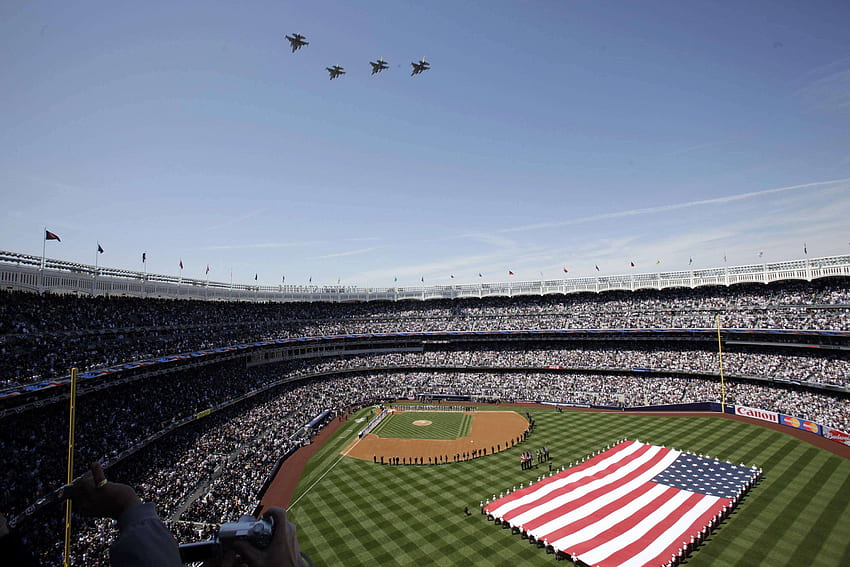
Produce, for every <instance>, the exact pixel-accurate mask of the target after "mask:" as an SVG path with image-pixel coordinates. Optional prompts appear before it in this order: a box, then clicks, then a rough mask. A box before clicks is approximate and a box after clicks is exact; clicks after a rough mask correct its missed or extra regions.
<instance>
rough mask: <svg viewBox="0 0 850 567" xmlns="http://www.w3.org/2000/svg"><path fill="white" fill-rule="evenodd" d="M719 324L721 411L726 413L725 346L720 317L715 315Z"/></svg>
mask: <svg viewBox="0 0 850 567" xmlns="http://www.w3.org/2000/svg"><path fill="white" fill-rule="evenodd" d="M715 322H716V323H717V355H718V358H719V360H720V411H721V412H722V413H726V380H724V378H723V345H722V343H721V342H720V315H715Z"/></svg>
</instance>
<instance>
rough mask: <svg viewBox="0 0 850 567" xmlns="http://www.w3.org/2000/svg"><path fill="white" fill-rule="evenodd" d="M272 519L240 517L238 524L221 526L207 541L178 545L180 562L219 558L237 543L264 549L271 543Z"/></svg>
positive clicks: (230, 523)
mask: <svg viewBox="0 0 850 567" xmlns="http://www.w3.org/2000/svg"><path fill="white" fill-rule="evenodd" d="M273 533H274V518H273V517H271V516H270V517H268V518H266V519H262V520H255V519H254V517H253V516H248V515H245V516H242V517H241V518H239V521H238V522H228V523H226V524H222V525H221V527H220V528H219V530H218V533H217V534H216V535H215V536H213V538H212V539H210V540H208V541H197V542H193V543H183V544H180V560H181V561H183V563H197V562H200V561H204V560H206V559H209V558H211V557H221V556H222V554H223V553H224V552H226V551H229V550H232V549H234V547H233V544H234V543H235V542H237V541H246V542H248V543H250V544H251V545H253V546H254V547H256V548H258V549H265V548H266V547H268V546H269V544H270V543H271V541H272V534H273Z"/></svg>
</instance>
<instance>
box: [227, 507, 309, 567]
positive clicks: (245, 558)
mask: <svg viewBox="0 0 850 567" xmlns="http://www.w3.org/2000/svg"><path fill="white" fill-rule="evenodd" d="M269 516H271V517H272V518H274V535H273V536H272V541H271V543H270V544H269V546H268V547H267V548H265V549H257V548H256V547H254V546H253V545H251V544H250V543H247V542H244V541H237V542H235V543H234V544H233V545H234V547H235V548H236V551H237V553H238V556H237V557H236V558H235V560H234V562H233V563H231V564H228V563H226V562H222V567H230V565H233V566H237V565H241V564H243V563H244V564H246V565H248V567H301V566H302V565H303V563H302V562H301V550H300V549H299V547H298V539H297V538H296V537H295V525H294V524H291V523H289V522H287V521H286V510H284V509H283V508H277V507H274V508H269V509H268V510H267V511H266V513H265V514H263V517H265V518H268V517H269ZM225 559H227V558H225ZM240 560H241V561H242V563H239V561H240Z"/></svg>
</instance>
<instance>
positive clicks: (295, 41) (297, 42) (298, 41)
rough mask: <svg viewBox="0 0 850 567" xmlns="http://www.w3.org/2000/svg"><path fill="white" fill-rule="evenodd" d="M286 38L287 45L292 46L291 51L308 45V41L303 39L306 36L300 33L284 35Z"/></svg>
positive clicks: (293, 51)
mask: <svg viewBox="0 0 850 567" xmlns="http://www.w3.org/2000/svg"><path fill="white" fill-rule="evenodd" d="M286 39H288V40H289V45H291V46H292V53H295V52H296V51H298V50H299V49H301V48H302V47H304V46H305V45H310V43H309V42H307V41H304V40H305V39H307V38H306V37H304V36H303V35H301V34H300V33H294V34H292V35H291V36H286Z"/></svg>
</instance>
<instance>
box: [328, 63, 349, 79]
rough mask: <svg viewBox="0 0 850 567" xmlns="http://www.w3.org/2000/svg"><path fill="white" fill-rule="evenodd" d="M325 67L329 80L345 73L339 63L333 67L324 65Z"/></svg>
mask: <svg viewBox="0 0 850 567" xmlns="http://www.w3.org/2000/svg"><path fill="white" fill-rule="evenodd" d="M325 69H327V70H328V73H330V74H331V80H334V79H336V78H337V77H339V76H340V75H345V71H343V70H342V69H343V68H342V67H340V66H339V65H334V66H333V67H325Z"/></svg>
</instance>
